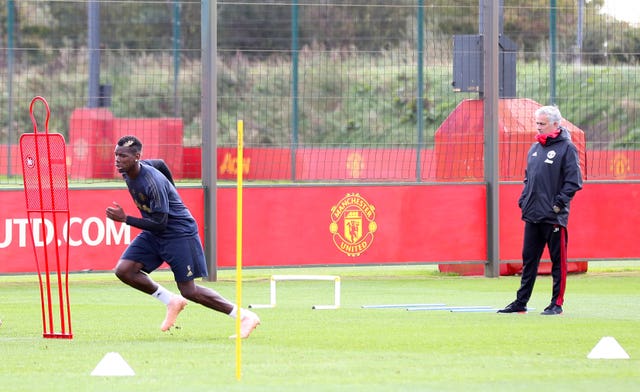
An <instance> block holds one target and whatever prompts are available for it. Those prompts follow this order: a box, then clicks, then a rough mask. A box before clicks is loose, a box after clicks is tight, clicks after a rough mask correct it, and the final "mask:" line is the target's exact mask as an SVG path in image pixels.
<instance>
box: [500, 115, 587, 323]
mask: <svg viewBox="0 0 640 392" xmlns="http://www.w3.org/2000/svg"><path fill="white" fill-rule="evenodd" d="M535 119H536V127H537V129H538V134H537V135H536V139H537V142H536V143H534V144H533V145H532V146H531V148H530V149H529V152H528V154H527V168H526V170H525V176H524V189H523V190H522V194H521V195H520V198H519V199H518V205H519V206H520V209H521V210H522V220H523V221H524V222H525V227H524V243H523V246H522V278H521V281H520V288H519V289H518V291H517V294H516V300H515V301H513V302H512V303H510V304H509V305H507V306H506V307H505V308H504V309H501V310H499V311H498V313H524V312H526V311H527V302H529V298H530V297H531V293H532V292H533V286H534V284H535V282H536V277H537V275H538V266H539V265H540V258H541V257H542V252H543V251H544V247H545V245H546V246H547V247H548V249H549V255H550V256H551V262H552V268H551V275H552V277H553V290H552V296H551V303H550V304H549V306H547V307H546V308H545V309H544V311H543V312H542V313H541V314H543V315H558V314H562V305H563V303H564V292H565V287H566V283H567V265H568V263H567V240H568V233H567V223H568V220H569V204H570V202H571V199H573V196H574V195H575V193H576V192H577V191H579V190H580V189H582V173H581V172H580V158H579V156H578V150H577V148H576V147H575V145H574V144H573V143H572V142H571V136H570V135H569V131H568V130H567V129H566V128H564V127H562V126H560V122H561V121H562V115H561V114H560V111H559V110H558V108H556V107H555V106H543V107H540V108H539V109H538V110H536V112H535Z"/></svg>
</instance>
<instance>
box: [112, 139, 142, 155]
mask: <svg viewBox="0 0 640 392" xmlns="http://www.w3.org/2000/svg"><path fill="white" fill-rule="evenodd" d="M118 146H120V147H130V148H132V149H133V150H134V151H135V152H141V151H142V143H141V142H140V140H138V138H137V137H135V136H131V135H128V136H123V137H121V138H120V140H118Z"/></svg>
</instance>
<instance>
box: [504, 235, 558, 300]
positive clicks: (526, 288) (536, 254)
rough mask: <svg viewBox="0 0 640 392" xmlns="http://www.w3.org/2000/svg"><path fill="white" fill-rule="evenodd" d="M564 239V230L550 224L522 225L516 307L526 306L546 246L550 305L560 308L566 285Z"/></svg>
mask: <svg viewBox="0 0 640 392" xmlns="http://www.w3.org/2000/svg"><path fill="white" fill-rule="evenodd" d="M568 239H569V236H568V233H567V229H566V227H562V226H560V225H554V224H551V223H531V222H525V226H524V241H523V245H522V278H521V280H520V288H519V289H518V292H517V296H516V300H517V301H518V303H520V304H521V305H523V306H526V305H527V302H529V298H531V293H532V292H533V286H534V284H535V283H536V277H537V276H538V267H539V265H540V258H541V257H542V253H543V252H544V248H545V246H547V247H548V249H549V256H550V258H551V263H552V267H551V276H552V278H553V289H552V296H551V304H554V305H558V306H562V304H563V303H564V291H565V288H566V284H567V267H568V263H567V241H568Z"/></svg>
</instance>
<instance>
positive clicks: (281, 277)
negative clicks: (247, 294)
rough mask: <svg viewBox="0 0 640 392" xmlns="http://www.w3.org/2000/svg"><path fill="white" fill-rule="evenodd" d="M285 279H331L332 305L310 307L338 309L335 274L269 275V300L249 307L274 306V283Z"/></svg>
mask: <svg viewBox="0 0 640 392" xmlns="http://www.w3.org/2000/svg"><path fill="white" fill-rule="evenodd" d="M285 280H327V281H331V280H333V292H334V294H333V296H334V300H333V305H313V306H312V307H311V308H312V309H338V308H339V307H340V277H339V276H335V275H271V279H270V281H271V289H270V290H271V295H270V297H271V300H270V303H269V304H252V305H249V307H250V308H275V307H276V283H277V282H281V281H285Z"/></svg>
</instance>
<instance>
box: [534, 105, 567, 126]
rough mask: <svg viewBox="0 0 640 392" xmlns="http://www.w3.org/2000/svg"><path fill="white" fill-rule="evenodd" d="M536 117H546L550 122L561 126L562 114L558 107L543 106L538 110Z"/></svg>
mask: <svg viewBox="0 0 640 392" xmlns="http://www.w3.org/2000/svg"><path fill="white" fill-rule="evenodd" d="M536 116H546V117H547V118H548V119H549V121H551V122H557V123H558V125H560V122H561V121H562V114H561V113H560V110H558V108H557V107H556V106H542V107H540V108H538V110H536Z"/></svg>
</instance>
